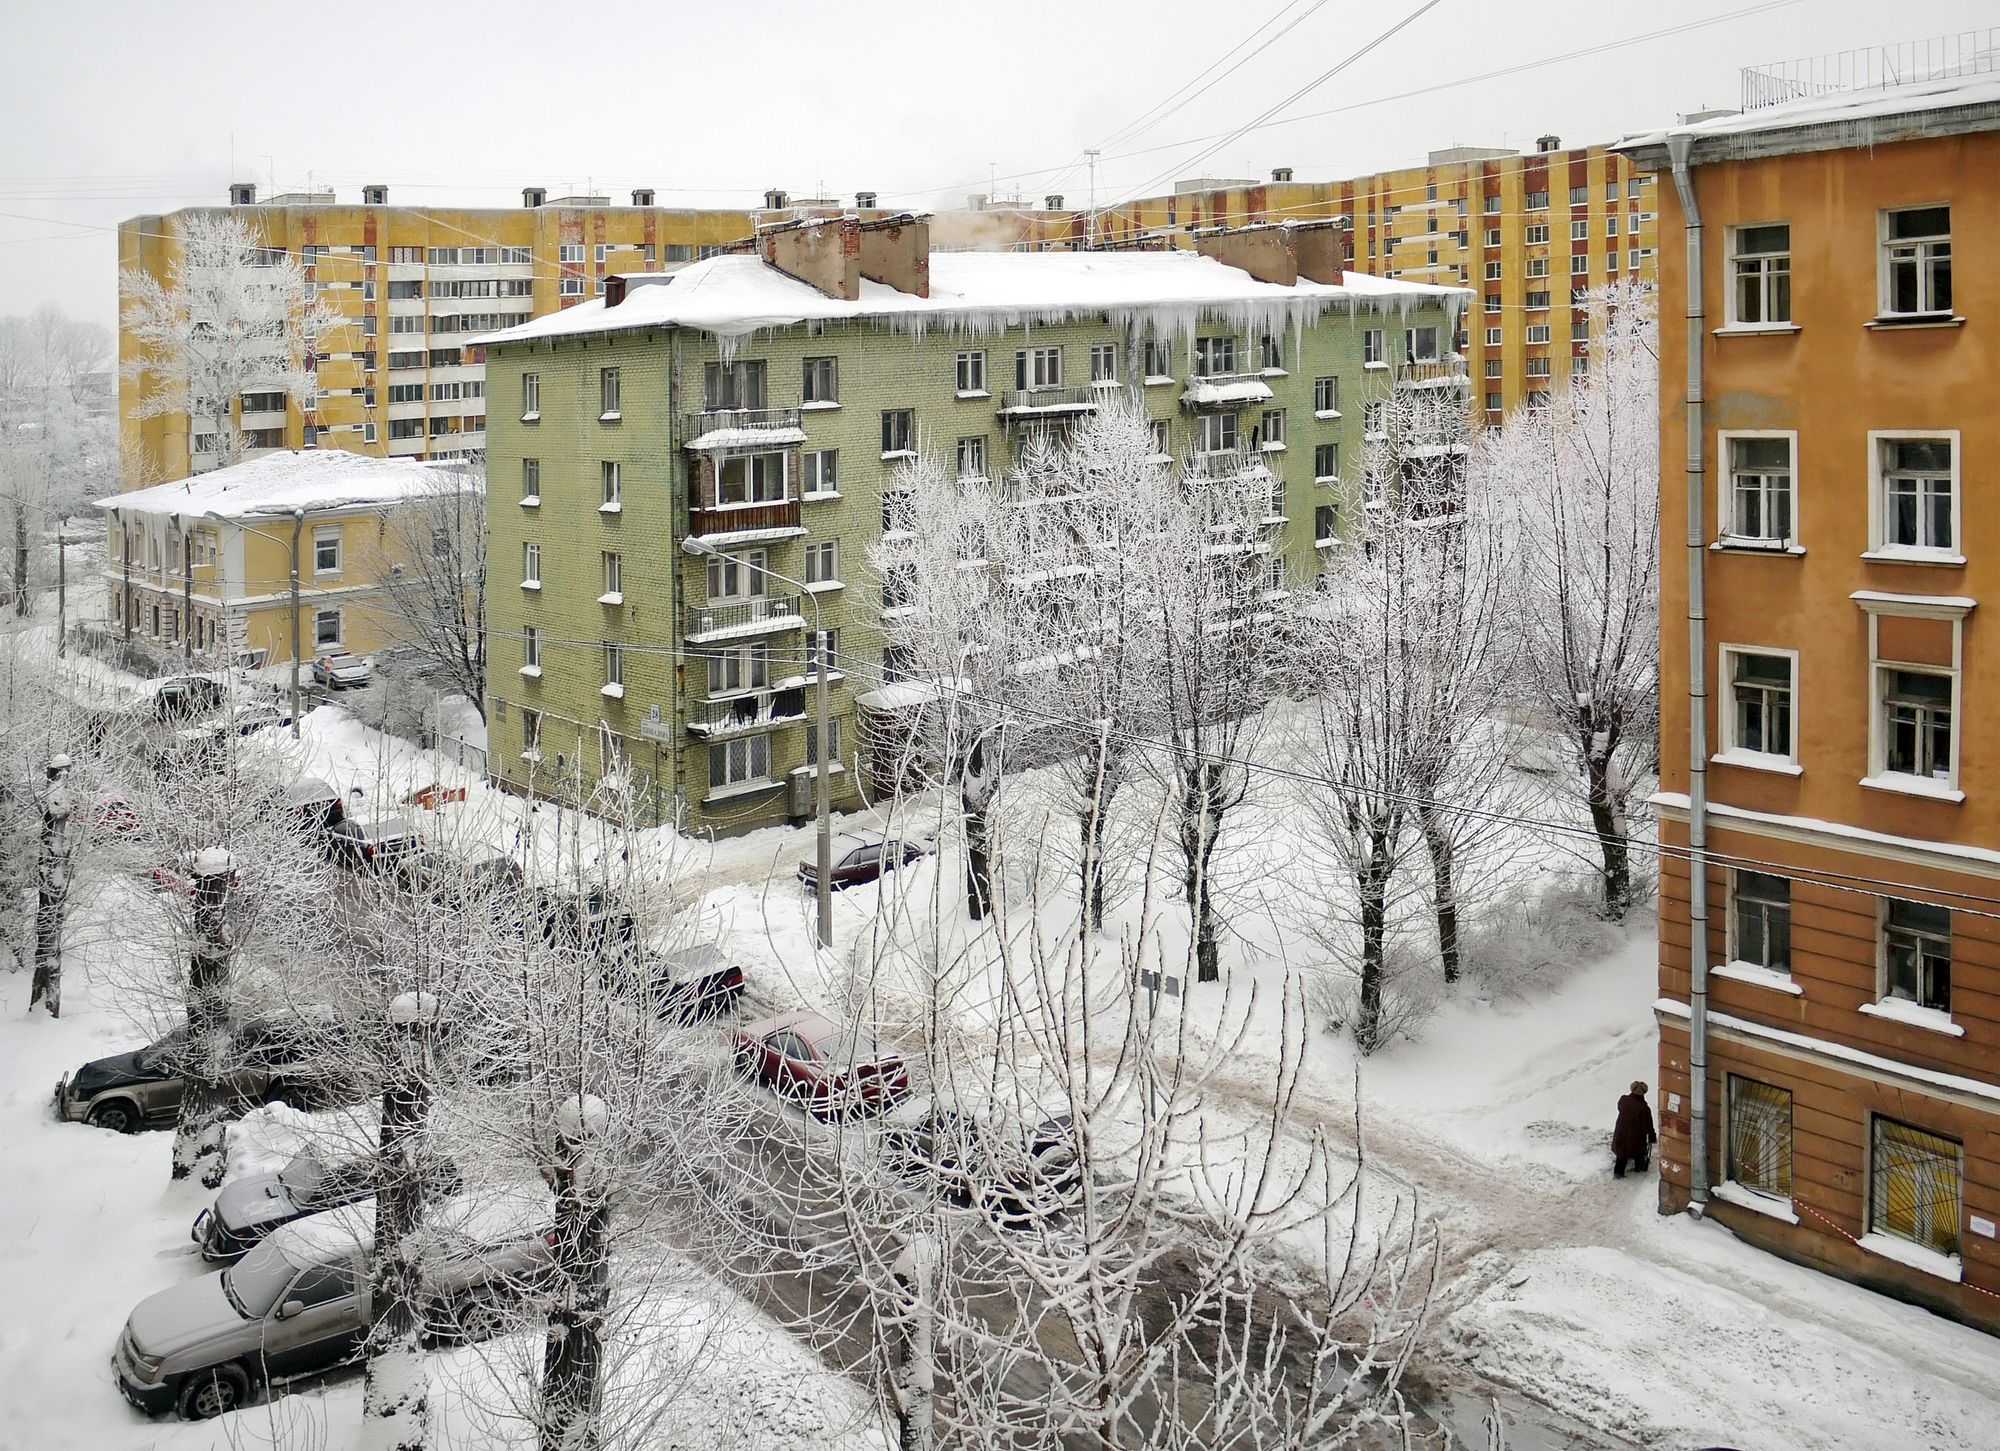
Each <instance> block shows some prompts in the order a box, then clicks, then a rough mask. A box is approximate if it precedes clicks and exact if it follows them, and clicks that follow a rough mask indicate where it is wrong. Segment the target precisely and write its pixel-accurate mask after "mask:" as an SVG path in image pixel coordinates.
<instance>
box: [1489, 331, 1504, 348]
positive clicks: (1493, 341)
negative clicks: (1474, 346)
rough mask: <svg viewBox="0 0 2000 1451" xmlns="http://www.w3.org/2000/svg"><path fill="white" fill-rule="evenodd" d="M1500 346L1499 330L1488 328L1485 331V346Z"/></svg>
mask: <svg viewBox="0 0 2000 1451" xmlns="http://www.w3.org/2000/svg"><path fill="white" fill-rule="evenodd" d="M1500 345H1501V331H1500V329H1499V328H1497V327H1490V328H1488V329H1486V346H1487V347H1489V348H1497V347H1499V346H1500Z"/></svg>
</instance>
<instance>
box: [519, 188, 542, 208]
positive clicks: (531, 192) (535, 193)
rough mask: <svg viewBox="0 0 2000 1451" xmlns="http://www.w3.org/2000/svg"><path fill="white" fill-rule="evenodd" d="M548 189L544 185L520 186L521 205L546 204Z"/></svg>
mask: <svg viewBox="0 0 2000 1451" xmlns="http://www.w3.org/2000/svg"><path fill="white" fill-rule="evenodd" d="M548 201H549V189H548V188H547V187H545V186H524V187H522V188H521V205H522V206H524V207H540V206H547V205H548Z"/></svg>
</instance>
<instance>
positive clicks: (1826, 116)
mask: <svg viewBox="0 0 2000 1451" xmlns="http://www.w3.org/2000/svg"><path fill="white" fill-rule="evenodd" d="M1958 111H1966V112H1969V113H1971V114H1969V115H1968V116H1967V117H1965V118H1964V119H1965V120H1967V121H1970V122H1971V123H1972V125H1971V127H1970V128H1969V129H1975V130H1994V129H2000V73H1996V72H1994V71H1982V72H1977V73H1974V74H1970V75H1952V76H1936V77H1932V78H1930V79H1928V80H1920V81H1908V82H1905V83H1904V84H1902V85H1899V86H1868V87H1861V88H1857V89H1855V90H1850V91H1835V92H1830V93H1828V94H1826V95H1819V96H1802V97H1800V98H1799V99H1798V100H1796V101H1782V102H1780V103H1779V104H1777V105H1775V106H1759V107H1757V108H1755V109H1753V110H1749V111H1743V112H1739V113H1736V114H1732V115H1728V116H1711V117H1710V118H1709V119H1707V120H1705V121H1693V122H1689V123H1688V124H1686V125H1681V126H1667V127H1662V128H1661V129H1659V130H1657V131H1648V132H1644V133H1642V134H1640V135H1637V136H1628V137H1626V138H1625V139H1624V140H1622V141H1620V142H1618V143H1617V144H1616V145H1615V146H1614V147H1612V150H1614V151H1647V150H1654V149H1658V148H1663V147H1665V146H1666V144H1667V140H1668V138H1669V137H1674V136H1686V137H1689V138H1691V139H1692V140H1693V141H1694V142H1695V147H1696V150H1697V151H1699V150H1702V149H1704V148H1703V146H1702V143H1704V142H1709V143H1714V144H1716V145H1726V144H1727V143H1729V142H1731V141H1740V142H1742V143H1743V144H1744V146H1746V147H1754V148H1755V149H1756V150H1758V151H1759V152H1773V151H1784V150H1790V149H1813V148H1808V147H1803V146H1798V145H1797V143H1798V142H1799V141H1801V140H1803V138H1796V137H1794V138H1789V141H1790V143H1791V144H1788V138H1786V137H1785V136H1784V135H1783V134H1782V133H1785V132H1791V131H1799V130H1803V129H1805V128H1821V127H1832V128H1838V134H1837V135H1836V136H1835V138H1834V141H1833V144H1836V145H1842V146H1847V145H1857V144H1864V143H1865V141H1866V140H1868V139H1873V138H1871V135H1870V133H1880V134H1879V139H1880V140H1884V141H1893V140H1896V139H1899V137H1900V136H1901V135H1903V134H1904V133H1903V132H1901V131H1899V130H1896V129H1895V128H1893V126H1892V124H1891V123H1893V122H1894V121H1896V120H1897V119H1899V118H1904V117H1907V118H1910V119H1911V120H1912V121H1913V122H1915V123H1916V131H1915V134H1921V132H1922V130H1923V129H1924V128H1925V127H1926V126H1928V125H1930V124H1932V123H1937V122H1941V121H1943V119H1944V117H1943V116H1941V115H1940V114H1939V113H1942V112H1958ZM1981 113H1984V114H1981Z"/></svg>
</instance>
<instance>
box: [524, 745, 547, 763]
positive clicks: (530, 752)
mask: <svg viewBox="0 0 2000 1451" xmlns="http://www.w3.org/2000/svg"><path fill="white" fill-rule="evenodd" d="M521 759H522V760H524V761H526V762H527V763H528V764H529V765H531V766H539V765H541V764H542V753H541V752H540V751H538V750H536V749H535V748H534V747H533V746H530V747H529V748H528V749H527V750H525V751H523V752H521Z"/></svg>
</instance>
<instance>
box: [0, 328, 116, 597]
mask: <svg viewBox="0 0 2000 1451" xmlns="http://www.w3.org/2000/svg"><path fill="white" fill-rule="evenodd" d="M110 368H111V339H110V334H109V333H108V332H106V331H105V329H103V328H101V327H99V326H97V325H96V324H94V323H87V322H82V321H80V320H78V319H75V318H71V317H68V316H65V315H64V313H63V311H62V309H61V308H59V307H57V306H56V305H55V304H53V303H45V304H44V305H43V306H41V307H39V308H37V309H36V310H35V311H34V312H33V313H31V314H29V315H28V316H26V317H6V318H0V501H4V504H5V507H6V509H7V513H8V515H9V518H8V521H7V522H8V526H9V528H10V530H11V535H12V538H11V548H10V551H9V553H10V557H11V568H10V569H9V570H8V571H7V574H6V586H5V593H6V596H7V599H8V601H9V602H10V603H12V605H13V606H14V611H15V613H16V614H22V615H25V614H27V613H28V612H29V609H30V607H31V605H32V602H33V598H34V591H35V589H37V588H38V587H41V586H42V585H43V584H44V583H45V581H46V580H47V579H48V575H49V572H50V571H49V570H48V568H47V565H46V564H45V563H44V562H43V560H42V559H41V557H40V556H39V555H38V552H37V550H36V548H35V544H36V541H37V540H41V539H44V538H47V537H49V536H50V535H52V534H54V533H55V532H56V530H57V529H58V528H59V527H60V524H61V521H62V520H63V519H65V518H68V517H70V516H72V515H74V514H77V513H79V512H80V511H82V510H83V509H84V508H85V507H86V506H87V505H88V503H89V501H90V500H91V499H92V498H94V497H97V496H98V495H101V494H105V493H109V492H111V491H112V490H114V489H115V488H116V487H117V473H116V470H117V441H116V437H115V424H114V421H113V418H112V404H113V401H114V400H113V398H112V394H111V373H110ZM46 552H47V551H45V550H44V551H41V553H43V554H45V553H46Z"/></svg>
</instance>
